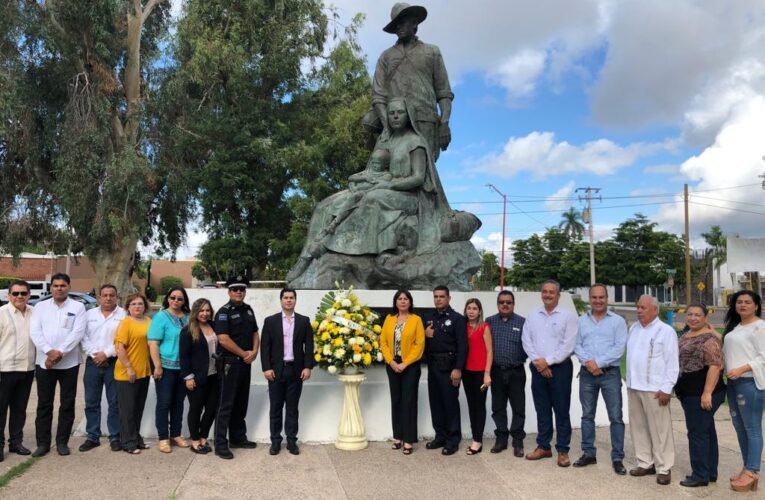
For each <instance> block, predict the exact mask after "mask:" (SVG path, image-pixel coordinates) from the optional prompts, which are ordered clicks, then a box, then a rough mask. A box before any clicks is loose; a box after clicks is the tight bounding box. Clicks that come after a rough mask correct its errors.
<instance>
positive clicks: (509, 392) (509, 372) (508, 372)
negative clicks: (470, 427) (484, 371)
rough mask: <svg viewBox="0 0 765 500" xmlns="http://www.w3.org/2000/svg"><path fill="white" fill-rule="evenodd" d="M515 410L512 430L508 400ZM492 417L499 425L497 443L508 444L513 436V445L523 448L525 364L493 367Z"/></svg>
mask: <svg viewBox="0 0 765 500" xmlns="http://www.w3.org/2000/svg"><path fill="white" fill-rule="evenodd" d="M508 400H509V401H510V409H511V410H512V412H513V417H512V421H511V423H510V430H509V431H508V428H507V402H508ZM491 418H492V419H493V420H494V425H495V426H496V427H497V428H496V430H495V431H494V434H495V435H496V436H497V443H501V444H507V439H508V436H512V438H513V447H517V448H523V440H524V439H525V438H526V432H525V431H524V430H523V427H524V426H525V425H526V369H525V367H524V366H523V365H520V366H515V367H510V368H507V369H502V368H500V367H499V366H492V368H491Z"/></svg>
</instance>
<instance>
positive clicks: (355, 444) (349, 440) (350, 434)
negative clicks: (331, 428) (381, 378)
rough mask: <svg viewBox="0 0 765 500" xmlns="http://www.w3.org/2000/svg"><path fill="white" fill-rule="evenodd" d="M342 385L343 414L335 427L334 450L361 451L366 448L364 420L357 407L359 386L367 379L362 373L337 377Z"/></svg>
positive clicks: (359, 407)
mask: <svg viewBox="0 0 765 500" xmlns="http://www.w3.org/2000/svg"><path fill="white" fill-rule="evenodd" d="M337 379H338V380H340V382H342V383H343V391H344V397H343V413H342V414H341V415H340V423H339V424H338V425H337V441H335V448H337V449H339V450H346V451H357V450H363V449H364V448H366V447H367V434H366V430H365V429H364V418H363V417H362V416H361V406H359V386H360V385H361V383H362V382H363V381H365V380H366V379H367V376H366V375H365V374H363V373H357V374H355V375H338V376H337Z"/></svg>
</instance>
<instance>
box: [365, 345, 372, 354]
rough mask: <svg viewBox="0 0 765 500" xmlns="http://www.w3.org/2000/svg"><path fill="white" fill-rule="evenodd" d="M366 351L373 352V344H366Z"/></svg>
mask: <svg viewBox="0 0 765 500" xmlns="http://www.w3.org/2000/svg"><path fill="white" fill-rule="evenodd" d="M364 350H365V351H367V352H368V351H371V350H372V345H371V344H364Z"/></svg>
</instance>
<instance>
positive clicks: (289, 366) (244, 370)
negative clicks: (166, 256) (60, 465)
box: [0, 273, 314, 461]
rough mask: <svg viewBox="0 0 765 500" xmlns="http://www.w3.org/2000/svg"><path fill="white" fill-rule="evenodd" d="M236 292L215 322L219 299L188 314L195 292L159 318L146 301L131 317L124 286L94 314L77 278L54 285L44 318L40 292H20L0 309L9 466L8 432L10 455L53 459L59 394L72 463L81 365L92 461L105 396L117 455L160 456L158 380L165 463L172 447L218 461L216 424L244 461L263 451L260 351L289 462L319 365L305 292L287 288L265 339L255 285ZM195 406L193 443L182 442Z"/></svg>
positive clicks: (181, 296)
mask: <svg viewBox="0 0 765 500" xmlns="http://www.w3.org/2000/svg"><path fill="white" fill-rule="evenodd" d="M227 288H228V296H229V301H228V302H227V303H226V304H225V305H223V306H222V307H221V308H220V309H219V310H218V311H217V313H214V311H213V307H212V304H211V303H210V301H209V300H207V299H204V298H201V299H198V300H196V301H195V302H194V303H193V304H192V305H191V307H189V299H188V295H187V294H186V291H185V290H184V289H183V288H182V287H172V288H170V289H169V290H168V291H167V294H166V295H165V297H164V300H163V303H162V309H161V310H160V311H159V312H158V313H156V314H155V315H153V316H152V317H151V318H150V317H149V316H148V315H147V312H148V310H149V304H148V301H147V300H146V298H145V297H144V296H143V295H141V294H139V293H133V294H130V295H128V296H127V297H126V298H125V301H124V308H123V307H120V306H119V305H118V303H117V302H118V299H117V289H116V287H115V286H113V285H109V284H106V285H103V286H101V288H100V290H99V293H98V304H99V305H98V307H97V308H94V309H91V310H89V311H86V310H85V307H84V306H83V304H81V303H80V302H77V301H75V300H73V299H71V298H69V290H70V278H69V276H68V275H66V274H63V273H58V274H54V275H53V277H52V278H51V298H50V299H48V300H43V301H40V302H38V303H37V305H36V306H34V307H33V306H32V305H30V304H29V303H28V302H29V297H30V287H29V284H28V283H27V282H25V281H21V280H18V281H14V282H12V283H11V284H10V286H9V293H8V296H9V303H8V304H6V305H4V306H2V307H0V461H2V460H3V459H4V458H5V454H4V452H5V426H6V421H8V445H9V446H8V450H9V452H11V453H17V454H19V455H30V454H31V455H32V456H35V457H40V456H43V455H46V454H47V453H49V452H50V450H51V441H52V436H51V427H52V422H53V409H54V408H53V407H54V397H55V393H56V386H57V385H58V387H59V400H60V403H59V409H58V426H57V428H56V437H55V445H56V450H57V452H58V454H59V455H62V456H66V455H69V454H70V453H71V451H70V449H69V438H70V436H71V434H72V427H73V425H74V416H75V408H74V405H75V399H76V396H77V385H78V375H79V370H80V365H81V364H82V354H84V355H85V362H84V364H85V370H84V374H83V385H84V388H85V418H86V438H85V441H84V442H83V443H82V444H81V445H80V447H79V450H80V451H81V452H87V451H90V450H92V449H93V448H96V447H98V446H100V438H101V400H102V397H103V395H104V393H105V395H106V399H107V402H108V414H107V419H106V422H107V431H108V439H109V445H110V447H111V449H112V450H113V451H125V452H127V453H130V454H140V453H141V451H142V450H145V449H147V448H149V446H148V445H147V444H146V442H145V441H144V439H143V437H142V436H141V432H140V431H141V419H142V416H143V414H144V407H145V404H146V398H147V395H148V391H149V379H150V378H154V381H155V384H154V385H155V388H156V408H155V424H156V429H157V436H158V438H159V445H158V447H159V450H160V451H161V452H163V453H171V452H172V449H173V446H176V447H180V448H190V449H191V451H193V452H194V453H199V454H206V453H209V452H211V451H213V448H212V447H211V446H210V444H209V443H208V440H207V439H208V436H209V434H210V430H211V427H212V425H213V422H214V423H215V430H214V436H215V439H214V452H215V454H216V455H218V456H219V457H221V458H225V459H231V458H233V457H234V454H233V452H232V451H231V449H232V448H255V447H256V446H257V445H256V443H255V442H253V441H250V440H249V439H248V438H247V427H246V424H245V417H246V414H247V406H248V402H249V390H250V378H251V365H252V363H253V362H254V361H255V359H256V358H257V356H258V351H259V350H260V351H261V352H260V354H261V363H262V367H263V375H264V377H265V378H266V380H268V386H269V398H270V402H271V408H270V422H271V442H272V445H271V449H270V452H271V454H272V455H275V454H277V453H279V451H280V449H281V441H282V430H284V432H285V434H286V437H287V449H288V450H289V452H290V453H292V454H294V455H297V454H299V453H300V448H299V447H298V445H297V430H298V426H297V422H298V401H299V398H300V393H301V390H302V383H303V382H304V381H305V380H308V379H309V378H310V376H311V368H312V367H313V364H314V362H313V332H312V329H311V324H310V321H309V319H308V318H307V317H306V316H302V315H300V314H297V313H295V301H296V298H297V293H296V291H295V290H293V289H290V288H285V289H283V290H282V291H281V292H280V300H281V305H282V308H281V311H280V312H279V313H277V314H275V315H273V316H270V317H268V318H266V320H265V322H264V325H263V332H262V339H261V337H260V332H259V330H258V323H257V321H256V319H255V313H254V311H253V310H252V308H251V307H250V306H249V305H248V304H246V303H245V302H244V298H245V295H246V290H247V283H246V281H244V280H243V279H242V278H241V277H239V278H237V279H232V280H229V282H228V283H227ZM285 346H286V348H285ZM290 346H292V347H291V348H290ZM33 380H37V414H36V418H35V437H36V440H37V447H36V449H35V450H34V451H31V450H29V449H28V448H26V447H25V446H24V444H23V429H24V424H25V421H26V408H27V403H28V401H29V396H30V393H31V389H32V381H33ZM186 399H188V402H189V405H188V413H187V424H188V429H189V434H190V437H191V440H190V442H189V440H187V439H186V438H185V437H184V436H183V435H182V427H183V422H182V419H183V413H184V404H185V401H186ZM285 410H286V417H285V415H284V414H285Z"/></svg>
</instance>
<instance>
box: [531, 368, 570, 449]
mask: <svg viewBox="0 0 765 500" xmlns="http://www.w3.org/2000/svg"><path fill="white" fill-rule="evenodd" d="M550 369H551V370H552V378H544V377H543V376H542V375H540V374H539V372H538V371H537V369H536V368H535V367H534V366H533V365H532V366H531V395H532V396H533V397H534V407H535V408H536V410H537V429H538V430H539V432H538V434H537V446H538V447H539V448H542V449H543V450H549V449H550V441H552V436H553V412H554V413H555V427H556V429H557V431H558V432H557V439H556V442H555V449H556V450H558V452H564V453H568V450H569V445H570V444H571V417H570V415H569V410H570V408H571V379H572V377H573V375H574V365H573V364H572V363H571V360H570V359H569V360H566V361H564V362H563V363H559V364H557V365H551V366H550Z"/></svg>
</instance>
